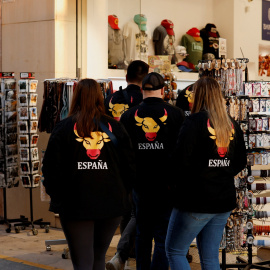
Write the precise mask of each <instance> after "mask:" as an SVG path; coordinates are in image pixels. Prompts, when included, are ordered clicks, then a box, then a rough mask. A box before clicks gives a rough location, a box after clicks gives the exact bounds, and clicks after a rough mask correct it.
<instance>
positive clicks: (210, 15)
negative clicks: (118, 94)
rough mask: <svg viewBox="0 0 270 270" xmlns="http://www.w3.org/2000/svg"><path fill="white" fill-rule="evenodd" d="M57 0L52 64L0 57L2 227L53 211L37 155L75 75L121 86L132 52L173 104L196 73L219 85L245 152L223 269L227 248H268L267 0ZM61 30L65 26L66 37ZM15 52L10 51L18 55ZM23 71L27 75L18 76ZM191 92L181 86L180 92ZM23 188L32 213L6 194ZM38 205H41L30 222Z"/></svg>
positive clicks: (64, 110) (106, 90)
mask: <svg viewBox="0 0 270 270" xmlns="http://www.w3.org/2000/svg"><path fill="white" fill-rule="evenodd" d="M65 2H66V5H63V7H60V6H57V5H56V6H55V9H56V13H57V12H59V18H61V16H62V17H63V18H64V15H63V14H64V12H65V11H68V12H67V14H68V15H67V16H68V17H69V19H70V22H69V23H66V24H65V23H62V21H57V20H56V19H55V21H56V22H57V23H56V24H55V33H59V31H60V30H61V31H62V32H63V33H64V34H63V35H57V34H56V35H55V36H54V39H55V40H54V42H55V46H54V48H53V49H52V50H53V52H54V55H55V63H54V64H55V70H54V72H47V73H46V72H45V70H47V69H48V68H49V66H50V65H48V66H46V65H45V64H44V66H43V67H42V68H43V69H44V70H42V68H36V70H35V67H36V66H34V65H25V66H23V65H22V64H20V65H19V66H20V68H21V70H19V71H18V68H17V66H16V62H11V63H10V64H5V63H3V65H2V67H3V68H6V69H7V70H6V71H10V70H12V69H13V70H14V71H17V73H16V72H15V73H16V74H15V75H14V74H7V73H4V72H2V73H1V78H0V79H1V96H0V97H1V108H0V109H1V110H0V113H1V118H0V120H1V144H0V146H1V151H0V154H1V156H0V159H1V160H0V161H1V163H0V164H1V166H0V188H1V189H2V190H3V194H4V199H3V201H4V204H5V205H4V209H3V212H4V219H6V220H7V221H8V220H9V223H8V230H7V233H8V232H10V230H12V229H13V227H12V226H11V223H12V224H13V223H14V222H15V223H16V224H15V226H14V229H15V231H16V232H18V233H19V232H20V229H21V228H25V227H27V226H32V230H33V234H36V233H37V232H36V230H35V229H34V225H35V224H37V225H40V226H42V227H45V230H46V232H49V226H50V222H47V219H49V220H52V213H49V212H48V211H47V209H48V204H49V198H48V196H47V195H46V193H45V190H44V187H43V185H42V173H41V164H42V154H43V153H44V150H45V149H46V143H47V141H48V138H49V135H50V133H51V131H52V129H53V127H54V125H55V124H56V123H57V122H59V121H60V120H61V119H64V118H65V117H66V116H67V114H68V110H69V106H70V102H71V99H72V93H73V90H74V87H76V84H77V82H78V80H79V79H80V78H84V77H89V78H94V79H97V80H98V82H99V83H100V85H101V88H102V91H103V95H104V97H106V96H107V95H109V94H110V93H112V92H113V91H117V90H118V89H119V87H120V86H122V87H123V88H125V87H126V81H125V74H126V68H127V66H128V64H129V63H130V62H131V61H133V60H137V59H139V60H143V61H145V62H147V63H148V64H149V66H150V72H151V71H155V72H158V73H160V74H162V75H163V76H164V79H165V82H166V86H165V96H164V100H165V101H166V102H169V103H171V104H175V102H176V98H177V96H178V94H179V93H180V92H181V90H183V89H184V88H186V87H187V86H188V85H190V84H192V83H193V82H195V81H196V80H197V79H198V78H199V77H200V76H211V77H214V78H215V79H217V80H218V82H219V83H220V85H221V88H222V92H223V94H224V98H225V99H226V105H227V109H228V113H229V114H230V115H231V117H232V118H234V119H235V120H236V121H238V122H239V124H240V126H241V129H242V130H243V133H244V139H245V143H246V151H247V157H248V166H247V168H246V169H245V170H243V171H242V172H239V174H238V175H237V176H236V177H235V186H236V191H237V202H238V205H237V208H236V209H235V210H234V211H233V212H232V215H231V216H230V218H229V219H228V223H227V226H226V229H225V230H224V237H223V242H222V243H221V249H222V263H223V269H226V267H227V268H228V267H229V266H228V264H227V263H226V254H230V253H233V254H239V257H237V261H238V263H239V262H240V263H243V264H246V265H251V264H253V262H252V254H253V253H254V250H255V249H256V251H257V248H268V249H269V250H270V248H269V247H270V238H269V234H270V79H269V77H268V76H270V73H269V72H268V69H269V68H268V66H269V65H268V66H267V61H268V58H269V57H270V49H269V47H270V46H269V42H270V41H268V40H267V39H264V38H263V37H262V17H263V5H264V4H265V2H268V1H265V0H253V1H252V0H239V1H238V0H237V1H233V0H230V1H220V0H204V1H203V3H202V1H200V0H195V1H187V0H167V1H162V0H151V1H149V0H135V1H134V0H78V1H76V4H74V3H75V1H68V0H67V1H65ZM71 2H72V3H71ZM269 3H270V2H269ZM11 5H13V4H11ZM14 5H15V4H14ZM74 5H75V6H74ZM11 7H12V6H8V7H5V6H4V7H3V8H11ZM15 7H17V8H19V6H15ZM61 8H62V9H63V10H61ZM269 8H270V7H269ZM61 12H62V13H61ZM74 12H75V13H74ZM60 15H61V16H60ZM64 19H65V18H64ZM64 19H63V21H64ZM60 20H61V19H60ZM70 26H72V27H71V28H70ZM269 27H270V26H269ZM68 29H70V32H69V33H70V34H67V35H65V33H67V31H68ZM250 33H252V37H251V35H250ZM74 37H75V41H76V42H75V41H74ZM35 42H37V43H36V44H38V41H35ZM39 42H41V41H40V40H39ZM18 43H19V42H18ZM64 43H66V44H68V45H67V46H66V47H65V48H61V46H60V45H59V44H64ZM75 43H76V44H75ZM15 52H16V50H15ZM59 52H61V53H59ZM33 53H35V52H33ZM3 54H4V51H3ZM58 54H59V55H58ZM6 55H7V57H8V56H10V55H9V53H8V52H7V53H6ZM20 55H21V53H20ZM20 55H19V53H18V58H17V59H22V58H21V57H20ZM38 57H40V56H38ZM43 57H46V55H45V56H43ZM57 57H58V58H57ZM67 59H70V62H71V63H72V64H71V65H69V64H67ZM17 61H18V60H17ZM44 63H45V62H44ZM59 63H62V65H61V64H59ZM65 64H66V65H65ZM70 66H71V68H70ZM8 69H10V70H8ZM25 71H27V72H28V71H29V72H34V74H32V73H31V74H29V73H27V74H26V75H25V74H23V72H25ZM191 95H192V93H187V95H186V98H187V99H190V98H191ZM189 101H190V100H189ZM15 112H18V113H17V114H16V116H15ZM7 131H8V132H7ZM7 134H8V135H7ZM16 141H17V142H18V143H16ZM22 188H24V189H28V190H29V193H28V190H27V193H22V194H23V195H20V196H18V198H19V199H20V200H27V204H28V206H27V211H29V209H30V214H29V213H28V212H27V211H23V209H21V208H20V207H19V208H18V209H19V210H18V209H17V211H15V210H14V208H15V206H16V204H15V203H12V200H14V196H16V194H18V193H19V192H18V191H14V190H20V189H22ZM10 190H13V191H11V192H10ZM32 190H33V192H34V193H33V194H34V195H33V194H32ZM36 190H38V193H37V192H36ZM191 192H192V191H191ZM6 193H7V195H6ZM24 196H28V197H27V199H26V198H24ZM28 199H29V203H28ZM29 205H30V207H29ZM39 207H41V209H42V211H41V212H39V214H38V215H37V216H38V218H39V219H38V220H36V219H35V217H36V213H37V210H35V209H37V208H39ZM18 211H22V212H23V215H20V212H18ZM33 211H34V216H33ZM40 213H41V214H40ZM25 215H26V216H27V217H25ZM40 215H41V217H42V218H40ZM15 217H16V218H15ZM17 217H18V218H17ZM11 218H12V219H11ZM14 218H15V219H14ZM43 218H44V220H45V221H43ZM242 254H245V256H246V257H245V259H243V258H242V257H241V255H242ZM230 267H233V265H231V266H230ZM260 269H264V268H260Z"/></svg>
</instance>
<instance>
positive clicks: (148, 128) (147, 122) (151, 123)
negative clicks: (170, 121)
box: [135, 109, 167, 141]
mask: <svg viewBox="0 0 270 270" xmlns="http://www.w3.org/2000/svg"><path fill="white" fill-rule="evenodd" d="M164 112H165V113H164V115H163V116H162V117H160V118H159V119H160V121H161V122H163V123H164V125H166V123H165V121H166V120H167V111H166V110H165V109H164ZM135 120H136V121H137V124H136V125H137V126H141V127H142V130H143V131H144V132H145V137H146V139H147V140H148V141H154V140H155V139H156V137H157V133H158V131H159V130H160V126H159V125H158V124H157V123H156V121H155V120H154V119H153V118H151V117H144V118H141V117H139V116H138V110H137V111H136V113H135Z"/></svg>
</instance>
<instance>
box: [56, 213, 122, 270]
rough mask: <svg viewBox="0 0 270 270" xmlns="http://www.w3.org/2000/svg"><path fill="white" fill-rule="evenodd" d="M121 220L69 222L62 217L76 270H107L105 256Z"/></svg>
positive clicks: (117, 218)
mask: <svg viewBox="0 0 270 270" xmlns="http://www.w3.org/2000/svg"><path fill="white" fill-rule="evenodd" d="M120 220H121V217H115V218H111V219H101V220H95V221H93V220H68V219H65V218H64V217H61V215H60V221H61V225H62V228H63V231H64V234H65V236H66V239H67V242H68V247H69V251H70V257H71V261H72V264H73V267H74V270H104V269H105V255H106V252H107V250H108V248H109V245H110V243H111V240H112V238H113V235H114V233H115V231H116V229H117V226H118V225H119V223H120Z"/></svg>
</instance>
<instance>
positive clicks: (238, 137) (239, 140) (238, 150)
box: [233, 121, 247, 175]
mask: <svg viewBox="0 0 270 270" xmlns="http://www.w3.org/2000/svg"><path fill="white" fill-rule="evenodd" d="M233 125H234V129H235V149H234V153H235V157H234V160H235V162H234V166H233V170H234V175H237V174H238V173H239V172H240V171H241V170H243V169H244V168H245V166H246V165H247V154H246V147H245V141H244V136H243V132H242V130H241V128H240V126H239V125H238V124H237V123H236V122H235V121H233Z"/></svg>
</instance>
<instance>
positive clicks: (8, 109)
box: [0, 72, 27, 233]
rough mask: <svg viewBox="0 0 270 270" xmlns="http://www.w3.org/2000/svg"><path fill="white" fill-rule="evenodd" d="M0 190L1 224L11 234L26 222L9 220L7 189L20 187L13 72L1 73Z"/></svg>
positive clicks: (22, 219)
mask: <svg viewBox="0 0 270 270" xmlns="http://www.w3.org/2000/svg"><path fill="white" fill-rule="evenodd" d="M0 89H1V92H0V188H1V189H2V190H3V210H4V217H3V219H2V220H0V224H5V225H7V229H6V232H8V233H9V232H11V224H12V223H14V222H25V221H27V218H25V216H20V217H19V218H15V219H8V218H7V196H6V189H7V188H12V187H17V186H18V185H19V166H18V145H17V136H18V134H17V92H16V80H15V78H14V73H13V72H1V73H0Z"/></svg>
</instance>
